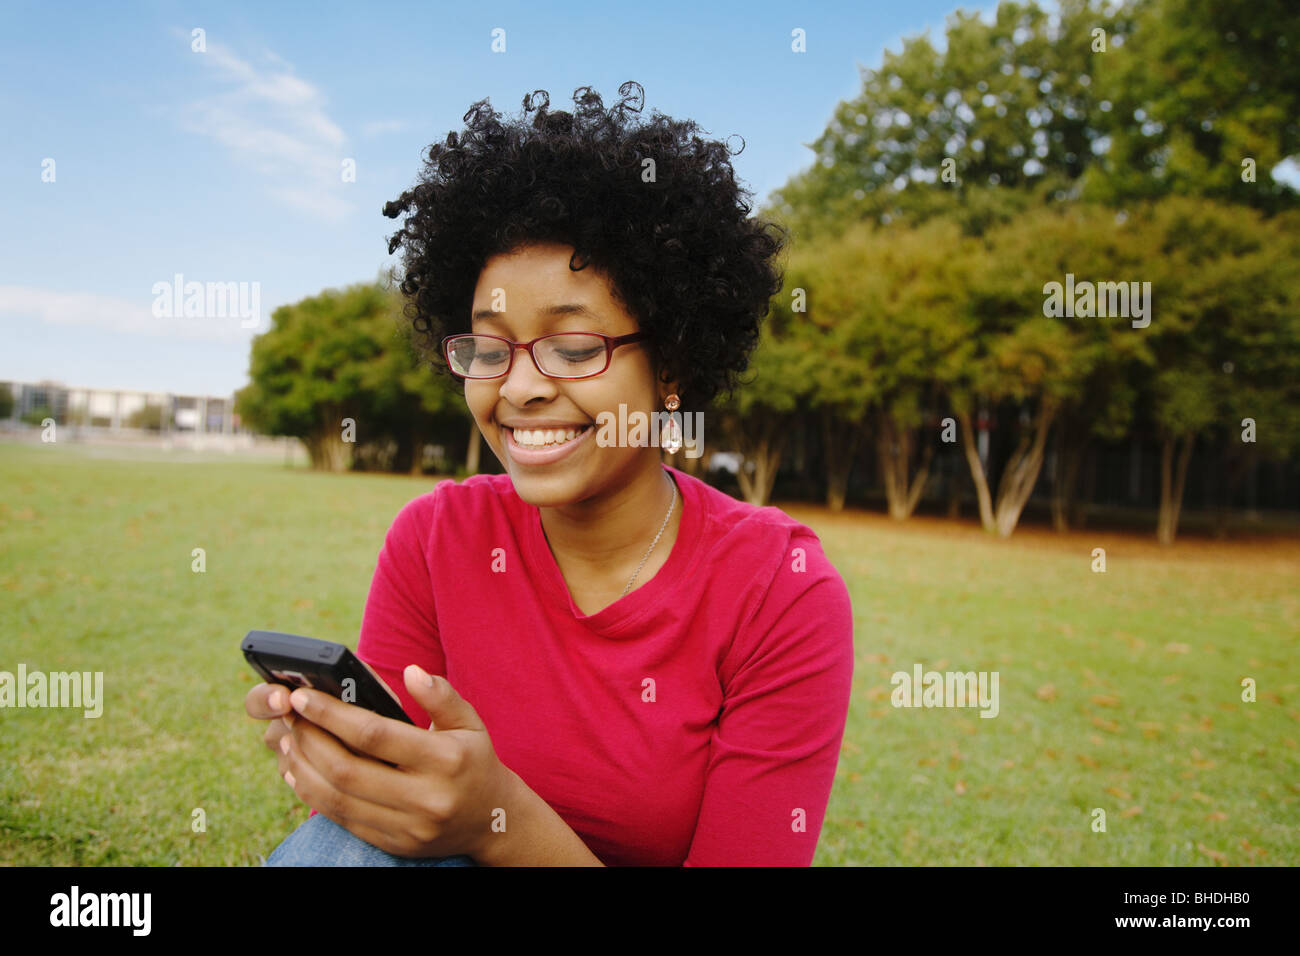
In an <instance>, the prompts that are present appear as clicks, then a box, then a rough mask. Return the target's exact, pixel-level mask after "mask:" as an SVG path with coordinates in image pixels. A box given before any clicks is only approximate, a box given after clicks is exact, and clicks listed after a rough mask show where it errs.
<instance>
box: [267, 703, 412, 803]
mask: <svg viewBox="0 0 1300 956" xmlns="http://www.w3.org/2000/svg"><path fill="white" fill-rule="evenodd" d="M280 747H281V750H282V752H283V753H284V755H285V756H286V757H289V758H290V759H291V760H294V761H302V762H304V763H306V764H308V765H309V766H310V767H311V768H312V770H314V771H315V772H316V773H317V774H319V775H320V776H321V777H322V778H323V779H324V780H325V781H326V782H327V783H329V785H330V787H331V788H332V789H334V790H338V791H339V792H341V793H345V794H347V795H348V796H350V797H354V798H356V799H358V800H364V801H366V802H369V803H375V804H379V805H380V806H385V807H388V808H390V809H393V810H405V811H408V812H409V811H410V809H411V808H412V806H417V805H419V802H420V800H421V799H422V794H421V792H419V791H418V789H417V785H416V784H417V781H416V779H415V778H414V777H413V776H412V775H411V774H408V773H405V772H404V771H401V770H398V769H396V768H394V767H390V766H389V765H388V764H386V763H383V762H381V761H379V760H376V759H375V758H374V757H370V756H367V755H366V754H355V753H353V752H352V751H350V750H348V749H347V747H345V746H344V745H343V743H342V742H340V741H339V739H338V738H337V737H335V736H334V735H333V734H331V733H328V732H327V731H324V730H321V729H320V728H319V727H317V726H315V725H314V724H312V723H311V722H310V721H305V720H304V721H301V722H300V723H299V725H298V727H297V728H295V729H294V730H293V731H292V732H291V733H290V735H289V736H288V737H286V738H284V741H282V742H281V744H280Z"/></svg>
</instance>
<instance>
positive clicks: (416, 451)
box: [411, 427, 424, 476]
mask: <svg viewBox="0 0 1300 956" xmlns="http://www.w3.org/2000/svg"><path fill="white" fill-rule="evenodd" d="M411 474H412V475H415V476H419V475H422V474H424V436H422V435H421V434H420V429H419V428H418V427H416V428H412V429H411Z"/></svg>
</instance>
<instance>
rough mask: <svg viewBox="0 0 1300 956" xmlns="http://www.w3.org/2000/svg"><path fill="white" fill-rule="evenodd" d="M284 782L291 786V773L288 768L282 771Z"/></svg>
mask: <svg viewBox="0 0 1300 956" xmlns="http://www.w3.org/2000/svg"><path fill="white" fill-rule="evenodd" d="M284 782H285V783H287V784H288V785H289V786H291V787H292V786H293V774H291V773H290V772H289V771H288V770H286V771H285V772H284Z"/></svg>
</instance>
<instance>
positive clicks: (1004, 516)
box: [994, 398, 1057, 538]
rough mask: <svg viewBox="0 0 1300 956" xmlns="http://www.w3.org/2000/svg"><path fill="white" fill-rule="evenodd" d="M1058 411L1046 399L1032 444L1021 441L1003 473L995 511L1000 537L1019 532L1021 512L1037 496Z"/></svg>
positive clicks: (1024, 440) (1043, 402) (1039, 412)
mask: <svg viewBox="0 0 1300 956" xmlns="http://www.w3.org/2000/svg"><path fill="white" fill-rule="evenodd" d="M1056 409H1057V406H1056V403H1055V402H1054V401H1053V400H1051V399H1047V398H1045V399H1043V401H1042V405H1041V407H1040V408H1039V411H1038V421H1037V423H1036V424H1035V428H1034V437H1033V440H1032V443H1031V442H1029V441H1028V440H1026V439H1024V438H1022V439H1021V441H1020V443H1019V445H1018V446H1017V447H1016V451H1015V454H1013V455H1012V456H1011V460H1010V461H1009V462H1007V468H1006V471H1004V472H1003V473H1002V480H1001V481H1000V482H998V501H997V506H996V508H995V509H994V511H995V518H996V522H997V530H998V534H999V535H1001V536H1002V537H1004V538H1009V537H1011V532H1013V531H1015V530H1016V524H1017V523H1018V522H1019V521H1020V513H1021V512H1022V511H1023V510H1024V507H1025V505H1026V504H1027V503H1028V501H1029V496H1030V495H1031V494H1033V491H1034V485H1035V484H1036V483H1037V481H1038V474H1039V472H1040V471H1041V470H1042V467H1043V451H1044V449H1045V448H1046V447H1047V433H1048V432H1049V431H1050V430H1051V428H1052V420H1053V419H1054V418H1055V417H1056Z"/></svg>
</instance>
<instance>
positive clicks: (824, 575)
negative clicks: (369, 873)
mask: <svg viewBox="0 0 1300 956" xmlns="http://www.w3.org/2000/svg"><path fill="white" fill-rule="evenodd" d="M667 470H668V471H669V472H670V474H671V475H672V477H673V478H674V479H675V480H676V482H677V485H678V488H679V489H680V496H679V503H678V507H680V508H681V509H682V518H681V526H680V529H679V531H678V536H677V540H676V541H675V542H674V544H673V549H672V552H671V553H670V555H669V557H668V561H667V563H666V564H665V565H664V566H663V567H662V568H660V570H659V571H658V573H656V574H655V576H654V577H653V578H651V579H650V580H649V581H647V582H644V583H642V584H641V586H639V587H637V588H636V589H634V590H633V591H631V592H630V593H629V594H627V595H626V596H624V597H623V598H621V599H620V600H618V601H615V602H614V603H613V604H611V605H610V606H608V607H606V608H604V609H603V610H601V611H599V612H598V613H596V614H591V615H587V614H583V613H582V612H581V611H580V610H578V608H577V607H576V606H575V605H574V604H573V601H572V599H571V598H570V596H569V591H568V588H567V586H566V585H565V582H564V578H563V576H562V575H561V573H560V570H559V567H558V565H557V564H556V562H555V558H554V556H553V555H552V554H551V551H550V548H549V546H548V545H547V543H546V539H545V536H544V534H543V532H542V525H541V514H540V512H539V511H538V509H537V508H536V507H535V506H533V505H529V504H527V503H525V502H524V501H523V500H522V499H520V498H519V496H518V495H517V494H516V493H515V491H514V486H513V485H512V483H511V481H510V477H509V476H508V475H503V474H502V475H475V476H473V477H471V478H468V479H466V480H465V481H463V482H461V483H460V484H457V483H456V482H454V481H450V480H447V481H442V482H440V483H439V484H438V485H437V486H436V487H435V488H434V489H433V490H432V491H430V492H428V493H427V494H424V495H421V496H420V497H418V498H415V499H413V500H412V501H410V502H409V503H408V504H406V505H405V506H404V507H403V508H402V510H401V511H400V513H399V514H398V515H397V518H396V519H395V520H394V522H393V524H392V527H391V528H390V530H389V532H388V535H387V537H386V539H385V541H384V545H383V548H382V549H381V551H380V552H379V559H378V566H377V568H376V570H375V575H374V579H373V581H372V583H371V587H370V595H369V598H368V599H367V602H366V608H365V614H364V618H363V623H362V627H361V637H360V641H359V644H358V648H357V654H358V656H359V657H361V658H362V659H363V660H364V661H366V663H368V664H370V665H371V666H372V667H373V668H374V669H375V670H376V671H377V672H378V673H379V675H380V676H381V677H383V679H384V681H385V682H386V683H387V684H388V685H389V686H390V687H391V688H393V690H394V691H395V692H396V693H397V695H398V696H399V697H400V698H401V701H402V705H403V707H404V709H405V710H406V712H407V714H408V715H410V717H411V719H412V720H414V721H415V722H416V724H417V725H418V726H420V727H428V726H429V715H428V713H426V712H425V711H424V709H423V708H422V707H420V705H419V704H417V703H416V702H415V700H414V699H413V698H412V697H411V696H410V694H409V693H408V692H407V690H406V685H405V683H404V681H403V679H402V671H403V669H404V668H405V667H406V666H407V665H408V664H413V663H414V664H418V665H420V666H421V667H423V668H424V669H425V670H426V671H428V672H430V673H432V674H439V675H442V676H444V677H446V678H447V680H449V681H450V682H451V684H452V686H453V687H454V688H455V689H456V690H457V692H458V693H459V694H460V695H461V696H462V697H463V698H465V700H467V701H468V702H469V703H470V705H471V706H473V707H474V709H475V711H476V712H477V713H478V715H479V716H480V717H481V718H482V720H483V723H484V726H485V727H486V728H487V731H488V734H489V736H490V737H491V740H492V745H493V747H494V748H495V750H496V753H497V756H498V757H499V758H500V760H501V762H502V763H503V764H505V766H507V767H509V768H510V769H511V770H513V771H515V773H517V774H518V775H519V776H520V777H521V778H522V779H523V781H524V782H525V783H526V784H527V785H528V786H529V787H530V788H531V789H532V790H533V791H535V792H536V793H537V794H538V795H539V796H540V797H541V798H542V799H543V800H545V801H546V802H547V803H548V804H549V805H550V806H551V807H552V808H553V809H554V810H555V811H556V813H558V814H559V816H560V817H561V818H562V819H563V820H564V821H565V822H566V823H567V824H568V825H569V826H570V827H572V828H573V830H574V832H576V833H577V835H578V836H579V837H580V838H581V839H582V841H583V842H584V843H585V844H586V845H587V847H588V848H589V849H590V850H591V851H592V853H594V854H595V855H596V856H597V857H598V858H599V859H600V860H601V862H603V863H605V864H606V865H612V866H617V865H640V866H709V865H712V866H736V865H772V866H807V865H808V864H809V863H811V861H812V858H813V853H814V851H815V850H816V847H817V839H818V836H819V834H820V832H821V826H822V820H823V817H824V816H825V812H826V805H827V801H828V800H829V797H830V789H831V783H832V780H833V778H834V775H835V767H836V762H837V760H838V757H839V750H840V744H841V741H842V738H843V735H844V724H845V719H846V715H847V712H848V704H849V692H850V685H851V682H852V676H853V657H854V651H853V612H852V607H851V605H850V602H849V595H848V591H847V589H846V588H845V586H844V582H843V581H842V580H841V578H840V576H839V574H838V573H837V572H836V571H835V569H834V568H833V567H832V566H831V564H830V562H829V561H828V560H827V559H826V556H825V555H824V554H823V552H822V549H821V544H820V542H819V541H818V538H817V536H816V535H815V534H814V533H813V532H812V531H811V530H810V529H809V528H807V527H805V526H804V525H802V524H800V523H799V522H797V521H795V520H794V519H792V518H790V517H789V516H788V515H786V514H785V513H784V512H782V511H780V510H778V509H776V508H772V507H766V508H756V507H754V506H752V505H749V504H746V503H744V502H740V501H737V500H735V499H733V498H731V497H730V496H729V495H726V494H724V493H723V492H720V491H718V490H716V489H714V488H713V487H711V486H710V485H708V484H706V483H704V482H702V481H699V480H697V479H695V478H692V477H691V476H690V475H688V474H686V473H685V472H682V471H679V470H677V469H675V468H668V469H667ZM508 825H509V822H508V821H507V826H508Z"/></svg>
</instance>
